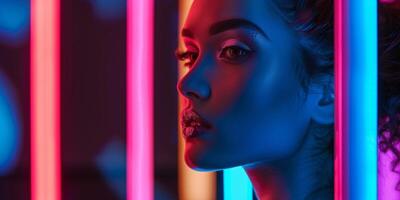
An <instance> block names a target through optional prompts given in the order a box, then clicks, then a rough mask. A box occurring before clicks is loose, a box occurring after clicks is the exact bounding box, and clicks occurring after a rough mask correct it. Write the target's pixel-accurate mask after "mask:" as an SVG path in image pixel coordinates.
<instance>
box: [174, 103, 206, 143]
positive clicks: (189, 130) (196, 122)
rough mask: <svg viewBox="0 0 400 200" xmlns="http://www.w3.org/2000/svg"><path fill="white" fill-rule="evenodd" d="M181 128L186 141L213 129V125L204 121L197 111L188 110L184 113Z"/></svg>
mask: <svg viewBox="0 0 400 200" xmlns="http://www.w3.org/2000/svg"><path fill="white" fill-rule="evenodd" d="M181 126H182V130H183V136H184V138H185V139H188V138H195V137H198V136H200V135H201V134H202V133H204V131H206V130H209V129H211V128H212V126H211V124H210V123H208V122H207V121H206V120H204V119H203V118H202V117H201V116H200V115H199V114H198V113H197V112H196V111H194V110H192V109H186V110H184V111H183V113H182V118H181Z"/></svg>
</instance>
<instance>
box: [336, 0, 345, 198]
mask: <svg viewBox="0 0 400 200" xmlns="http://www.w3.org/2000/svg"><path fill="white" fill-rule="evenodd" d="M334 4H335V5H334V9H335V19H334V21H335V22H334V23H335V27H334V29H335V30H334V33H335V42H334V43H335V44H334V45H335V47H334V48H335V164H334V165H335V166H334V167H335V175H334V176H335V178H334V182H335V186H334V187H335V189H334V195H335V200H345V199H347V191H346V189H347V186H346V179H345V178H344V177H346V174H347V173H346V167H345V164H346V163H345V162H344V160H345V159H346V158H345V155H346V151H347V150H346V149H347V148H346V147H345V146H344V145H345V144H346V141H345V134H346V133H345V130H347V129H346V126H347V125H346V121H347V120H346V112H345V111H346V110H347V109H346V107H347V106H346V100H345V99H346V98H347V96H346V94H347V90H346V86H347V85H346V80H347V78H346V77H347V73H346V70H345V69H344V67H345V66H346V62H347V59H346V49H345V48H346V35H345V33H346V27H345V26H346V22H345V20H346V1H345V0H336V1H334Z"/></svg>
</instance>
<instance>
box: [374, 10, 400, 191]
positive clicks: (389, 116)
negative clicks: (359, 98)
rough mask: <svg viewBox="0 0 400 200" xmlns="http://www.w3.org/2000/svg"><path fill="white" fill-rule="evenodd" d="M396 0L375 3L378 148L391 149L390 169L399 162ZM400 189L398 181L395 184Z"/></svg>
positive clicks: (398, 17)
mask: <svg viewBox="0 0 400 200" xmlns="http://www.w3.org/2000/svg"><path fill="white" fill-rule="evenodd" d="M399 8H400V3H399V2H394V3H391V4H390V3H386V4H383V3H382V4H380V5H379V70H380V71H379V72H380V73H379V130H378V133H379V149H380V150H381V151H383V152H385V153H386V152H388V151H391V152H392V153H393V154H394V155H395V158H394V159H393V161H392V163H391V167H392V171H393V172H396V173H399V174H400V171H399V170H396V169H397V167H399V164H400V149H399V148H398V147H399V146H398V144H399V142H400V9H399ZM396 189H397V190H400V181H399V182H398V183H397V185H396Z"/></svg>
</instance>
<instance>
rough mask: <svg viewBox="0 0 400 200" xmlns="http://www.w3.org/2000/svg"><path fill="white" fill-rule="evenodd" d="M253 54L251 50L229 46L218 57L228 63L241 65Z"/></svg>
mask: <svg viewBox="0 0 400 200" xmlns="http://www.w3.org/2000/svg"><path fill="white" fill-rule="evenodd" d="M251 52H252V51H251V50H248V49H245V48H242V47H240V46H228V47H224V48H222V50H221V51H220V53H219V56H218V57H219V58H220V59H222V60H224V61H227V62H231V63H239V62H243V61H245V60H246V59H247V58H248V57H249V56H250V54H251Z"/></svg>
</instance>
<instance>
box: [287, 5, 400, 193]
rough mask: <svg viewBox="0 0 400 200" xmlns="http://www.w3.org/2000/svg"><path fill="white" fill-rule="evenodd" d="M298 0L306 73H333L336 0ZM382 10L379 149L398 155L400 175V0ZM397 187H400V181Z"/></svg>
mask: <svg viewBox="0 0 400 200" xmlns="http://www.w3.org/2000/svg"><path fill="white" fill-rule="evenodd" d="M294 2H296V3H295V6H294V9H293V12H292V13H294V16H295V19H296V20H295V21H294V23H293V25H294V26H295V28H296V30H298V31H299V33H300V35H301V36H302V37H300V38H301V41H300V43H301V45H302V46H303V48H304V50H305V56H306V59H307V66H305V67H306V70H307V72H308V73H306V74H308V76H313V75H314V74H319V73H332V74H333V57H334V55H333V54H334V53H333V1H332V0H295V1H294ZM292 7H293V6H292ZM378 12H379V13H378V15H379V19H378V23H379V30H378V32H379V33H378V34H379V44H378V46H379V50H378V52H379V130H378V137H379V149H380V150H381V151H383V152H388V151H391V152H392V153H393V154H394V155H395V158H394V159H393V161H392V163H391V168H392V171H393V172H396V173H398V174H400V169H399V170H398V168H399V167H400V1H398V0H395V1H393V2H386V3H384V2H381V3H379V9H378ZM332 150H333V149H332ZM396 189H397V190H400V180H399V182H398V183H397V185H396Z"/></svg>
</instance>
